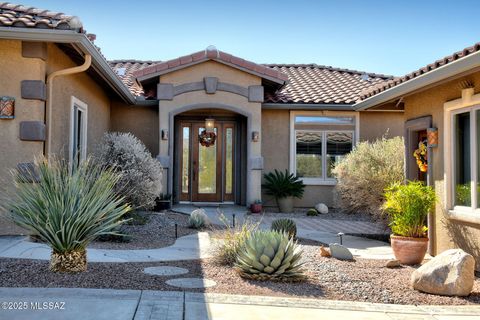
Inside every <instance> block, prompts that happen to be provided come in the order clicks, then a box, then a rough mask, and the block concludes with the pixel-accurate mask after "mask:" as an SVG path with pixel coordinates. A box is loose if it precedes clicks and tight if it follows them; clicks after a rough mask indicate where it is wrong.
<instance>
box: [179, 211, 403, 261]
mask: <svg viewBox="0 0 480 320" xmlns="http://www.w3.org/2000/svg"><path fill="white" fill-rule="evenodd" d="M197 208H198V207H196V206H192V205H175V206H174V207H173V210H174V211H176V212H179V213H184V214H190V213H191V212H192V211H193V210H194V209H197ZM201 208H202V209H204V210H205V212H206V213H207V215H208V217H209V219H210V220H211V221H212V222H213V223H216V224H220V225H222V224H223V223H222V222H221V221H220V219H219V218H218V216H219V212H222V213H223V214H224V215H225V216H226V217H227V218H228V219H230V221H231V219H232V216H233V214H235V221H236V223H237V225H238V224H240V223H242V222H243V221H244V220H245V219H246V218H247V217H249V218H251V219H260V217H261V215H258V216H257V215H251V216H247V215H246V213H247V210H246V208H245V207H242V206H221V207H220V208H218V207H214V206H204V207H201ZM273 220H274V217H272V216H271V215H270V216H264V217H263V220H262V222H261V224H260V228H263V229H269V228H270V226H271V223H272V221H273ZM294 220H295V222H296V223H297V236H298V237H299V238H304V239H309V240H314V241H319V242H322V243H325V244H330V243H339V242H340V240H339V238H338V236H337V233H338V232H343V233H356V234H383V233H385V230H383V228H382V227H379V226H378V225H376V224H374V223H371V222H365V221H348V220H332V219H321V218H319V217H315V218H313V217H299V218H294ZM356 225H358V228H357V227H356ZM353 230H355V231H353ZM343 245H344V246H346V247H347V248H348V249H350V251H351V252H352V254H353V255H354V257H358V258H366V259H393V258H394V256H393V252H392V249H391V247H390V245H389V244H388V243H385V242H382V241H377V240H372V239H367V238H363V237H357V236H350V235H345V236H343Z"/></svg>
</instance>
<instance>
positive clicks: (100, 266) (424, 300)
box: [0, 240, 480, 305]
mask: <svg viewBox="0 0 480 320" xmlns="http://www.w3.org/2000/svg"><path fill="white" fill-rule="evenodd" d="M301 244H302V248H303V250H304V260H305V268H306V269H307V270H309V271H308V272H307V274H308V281H307V282H301V283H281V282H269V281H267V282H259V281H250V280H243V279H242V278H240V277H239V276H238V275H237V274H236V273H235V271H234V270H233V268H231V267H225V266H218V265H216V264H215V263H213V260H212V259H204V260H195V261H174V262H168V263H89V265H88V271H87V272H85V273H80V274H55V273H52V272H50V271H49V270H48V261H36V260H22V259H0V283H1V284H2V286H3V287H79V288H112V289H143V290H168V291H172V290H181V289H179V288H176V287H172V286H169V285H167V284H166V283H165V281H166V280H169V279H175V278H178V277H204V278H207V279H212V280H214V281H215V282H217V285H216V286H215V287H211V288H207V289H188V290H187V291H192V292H217V293H227V294H228V293H229V294H244V295H266V296H285V297H308V298H321V299H333V300H349V301H364V302H377V303H393V304H415V305H422V304H430V305H448V304H452V305H460V304H478V303H480V280H479V279H478V278H477V280H476V282H475V286H474V291H473V293H472V294H471V295H470V296H469V297H466V298H456V297H442V296H435V295H430V294H425V293H420V292H417V291H415V290H413V289H411V288H410V287H409V279H410V275H411V273H412V271H413V269H414V267H401V268H398V269H387V268H385V267H384V266H385V263H386V261H384V260H383V261H382V260H364V259H357V260H356V261H353V262H346V261H339V260H335V259H332V258H323V257H320V254H319V252H318V251H319V250H318V243H314V242H312V241H303V240H302V241H301ZM162 265H169V266H176V267H181V268H186V269H188V270H189V273H188V274H184V275H181V276H170V277H165V276H152V275H147V274H144V273H143V269H144V268H146V267H153V266H162Z"/></svg>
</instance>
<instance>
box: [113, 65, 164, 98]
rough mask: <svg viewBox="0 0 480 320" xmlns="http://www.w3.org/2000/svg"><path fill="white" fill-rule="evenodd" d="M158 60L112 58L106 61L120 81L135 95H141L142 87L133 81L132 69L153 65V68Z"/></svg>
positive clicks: (136, 69)
mask: <svg viewBox="0 0 480 320" xmlns="http://www.w3.org/2000/svg"><path fill="white" fill-rule="evenodd" d="M159 62H160V61H151V60H148V61H140V60H112V61H109V62H108V63H109V64H110V67H111V68H112V69H113V71H115V73H116V74H117V76H118V77H119V78H120V80H122V82H123V83H124V84H125V85H126V86H127V87H128V88H129V89H130V92H132V94H133V95H135V96H142V95H143V94H144V92H143V88H142V87H141V86H140V85H139V84H138V83H137V81H135V78H134V77H133V76H132V73H133V72H134V71H138V70H142V69H146V68H149V67H153V69H154V70H155V65H158V63H159Z"/></svg>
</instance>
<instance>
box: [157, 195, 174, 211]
mask: <svg viewBox="0 0 480 320" xmlns="http://www.w3.org/2000/svg"><path fill="white" fill-rule="evenodd" d="M171 207H172V195H170V194H163V193H161V194H160V196H159V197H158V198H157V199H156V200H155V208H154V210H155V211H162V210H169V209H170V208H171Z"/></svg>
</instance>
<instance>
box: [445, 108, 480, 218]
mask: <svg viewBox="0 0 480 320" xmlns="http://www.w3.org/2000/svg"><path fill="white" fill-rule="evenodd" d="M452 120H453V146H454V154H453V162H454V163H453V164H454V165H453V174H454V177H453V190H454V199H453V201H454V205H455V207H460V208H463V209H471V210H475V209H477V208H479V204H480V199H479V194H480V192H479V185H478V182H479V181H480V172H479V170H478V164H479V163H478V161H479V158H480V145H479V143H480V130H479V125H480V110H479V109H478V108H475V109H471V110H468V111H461V112H459V113H456V114H454V115H453V119H452Z"/></svg>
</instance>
